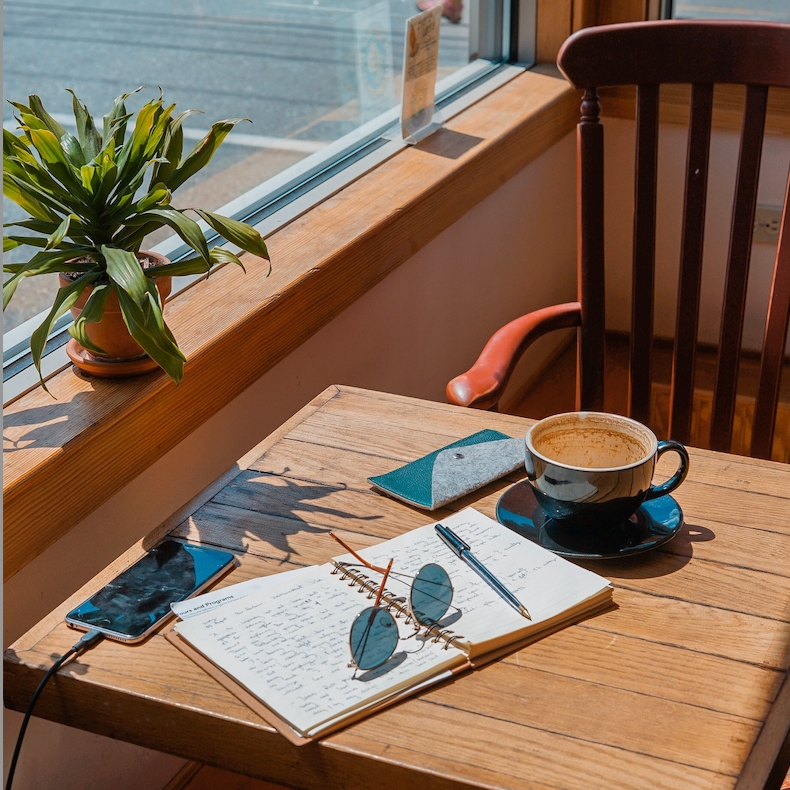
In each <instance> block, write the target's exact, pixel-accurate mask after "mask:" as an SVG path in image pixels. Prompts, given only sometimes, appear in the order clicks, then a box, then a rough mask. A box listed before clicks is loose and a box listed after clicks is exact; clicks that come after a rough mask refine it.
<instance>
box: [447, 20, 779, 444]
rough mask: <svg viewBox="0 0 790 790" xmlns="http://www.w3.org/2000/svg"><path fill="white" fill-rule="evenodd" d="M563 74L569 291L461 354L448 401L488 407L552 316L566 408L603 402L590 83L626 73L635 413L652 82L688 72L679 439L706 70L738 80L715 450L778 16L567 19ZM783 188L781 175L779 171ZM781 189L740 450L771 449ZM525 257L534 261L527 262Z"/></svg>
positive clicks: (699, 219) (651, 220)
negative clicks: (573, 337)
mask: <svg viewBox="0 0 790 790" xmlns="http://www.w3.org/2000/svg"><path fill="white" fill-rule="evenodd" d="M558 64H559V67H560V69H561V70H562V72H563V74H565V76H566V77H567V78H568V80H569V81H570V82H571V84H572V85H573V86H574V87H575V88H579V89H582V90H583V91H584V95H583V99H582V103H581V121H580V123H579V125H578V127H577V146H578V184H577V195H578V251H579V252H578V264H577V265H578V272H579V279H578V282H579V294H578V299H579V301H578V302H571V303H568V304H563V305H557V306H555V307H547V308H544V309H542V310H537V311H535V312H533V313H529V314H528V315H525V316H523V317H521V318H518V319H516V320H515V321H512V322H511V323H510V324H508V325H507V326H505V327H503V328H502V329H500V330H499V331H498V332H497V333H496V334H495V335H494V336H493V337H492V338H491V340H490V341H489V342H488V344H487V345H486V347H485V349H484V350H483V352H482V354H481V355H480V357H479V359H478V360H477V362H476V363H475V364H474V366H473V367H472V368H471V369H470V370H469V371H468V372H466V373H464V374H463V375H461V376H458V377H457V378H455V379H453V380H452V381H451V382H450V383H449V384H448V385H447V398H448V400H449V401H450V402H451V403H456V404H459V405H463V406H473V407H476V408H483V409H496V408H497V404H498V402H499V399H500V397H501V395H502V392H503V390H504V387H505V385H506V384H507V381H508V379H509V377H510V374H511V372H512V370H513V368H514V366H515V363H516V362H517V361H518V359H519V357H520V356H521V354H522V353H523V352H524V350H525V349H526V348H527V347H528V346H529V345H530V344H531V343H532V342H533V341H534V340H536V339H537V338H538V337H540V336H542V335H544V334H546V333H547V332H550V331H552V330H555V329H559V328H564V327H574V326H575V327H578V333H577V339H578V342H577V349H578V352H577V395H576V404H577V408H579V409H587V410H601V409H602V408H603V384H604V331H605V324H604V318H605V313H604V295H605V294H604V233H603V223H604V217H603V204H604V201H603V167H604V164H603V126H602V124H601V122H600V104H599V100H598V94H597V88H601V87H604V86H616V85H636V86H637V94H636V96H637V98H636V179H635V202H634V239H633V286H632V308H631V311H632V316H631V348H630V369H629V392H628V414H629V415H631V416H632V417H634V418H635V419H637V420H640V421H641V422H647V421H648V419H649V413H650V391H651V349H652V343H653V300H654V278H655V238H656V220H655V218H656V181H657V178H656V169H657V158H658V111H659V88H660V85H661V84H664V83H691V86H692V87H691V105H690V114H689V119H690V120H689V127H690V128H689V142H688V150H687V164H686V182H685V205H684V213H683V230H682V241H681V265H680V278H679V287H678V299H677V305H678V307H677V328H676V334H675V343H674V348H673V364H672V379H671V394H670V415H669V434H670V436H671V437H672V438H673V439H677V440H678V441H681V442H687V441H688V439H689V433H690V426H691V405H692V398H693V391H694V363H695V353H696V348H697V327H698V321H699V306H700V283H701V273H702V249H703V227H704V217H705V192H706V185H707V181H708V151H709V144H710V133H711V115H712V106H713V86H714V84H715V83H730V84H733V83H735V84H742V85H745V86H746V99H745V106H744V114H743V128H742V134H741V147H740V156H739V162H738V171H737V180H736V188H735V200H734V207H733V216H732V225H731V236H730V245H729V260H728V262H727V273H726V285H725V291H724V304H723V310H722V320H721V331H720V341H719V348H718V366H717V374H716V386H715V390H714V396H713V397H714V400H713V414H712V421H711V437H710V446H711V447H712V448H713V449H716V450H724V451H728V450H729V449H730V441H731V435H732V424H733V415H734V410H735V397H736V386H737V378H738V361H739V355H740V345H741V335H742V330H743V321H744V308H745V302H746V285H747V280H748V271H749V258H750V254H751V246H752V229H753V225H754V213H755V206H756V202H757V179H758V174H759V169H760V156H761V150H762V142H763V130H764V125H765V114H766V103H767V96H768V88H769V86H779V87H784V88H787V87H790V25H783V24H778V23H775V24H772V23H758V22H696V21H694V22H688V21H663V22H640V23H633V24H623V25H608V26H603V27H593V28H587V29H585V30H581V31H579V32H578V33H575V34H574V35H573V36H571V37H570V38H569V39H568V40H567V41H566V42H565V44H564V45H563V47H562V49H561V50H560V53H559V57H558ZM788 188H789V189H790V182H788ZM787 202H788V200H787V196H786V197H785V209H784V212H783V215H782V223H781V231H780V237H779V246H778V250H777V255H776V263H775V266H774V274H773V283H772V286H771V296H770V302H769V306H768V312H767V317H766V323H765V336H764V343H763V349H762V359H761V367H760V376H759V385H758V394H757V399H756V404H755V414H754V423H753V430H752V442H751V454H752V455H753V456H757V457H761V458H768V457H770V452H771V442H772V437H773V430H774V423H775V419H776V411H777V402H778V397H779V382H780V375H781V370H782V362H783V357H784V348H785V342H786V337H787V328H788V316H789V315H790V230H789V229H788V227H787V225H788V222H787ZM536 265H538V264H537V263H536Z"/></svg>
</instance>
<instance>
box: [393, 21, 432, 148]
mask: <svg viewBox="0 0 790 790" xmlns="http://www.w3.org/2000/svg"><path fill="white" fill-rule="evenodd" d="M441 19H442V8H441V5H437V6H436V7H434V8H431V9H429V10H428V11H424V12H423V13H422V14H417V16H413V17H412V18H411V19H407V20H406V43H405V46H404V48H403V104H402V105H401V130H402V133H403V139H404V140H406V141H407V142H409V143H416V142H418V141H419V140H422V139H423V138H424V137H426V136H427V135H429V134H430V133H431V132H433V131H435V130H436V129H437V128H438V127H439V126H441V122H442V121H441V118H440V116H439V114H438V113H436V112H435V106H434V99H435V90H436V69H437V66H438V65H439V28H440V24H441Z"/></svg>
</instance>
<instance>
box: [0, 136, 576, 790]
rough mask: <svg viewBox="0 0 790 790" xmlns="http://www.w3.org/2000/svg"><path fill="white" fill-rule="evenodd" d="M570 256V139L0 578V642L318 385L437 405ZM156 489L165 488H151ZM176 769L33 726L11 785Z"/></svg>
mask: <svg viewBox="0 0 790 790" xmlns="http://www.w3.org/2000/svg"><path fill="white" fill-rule="evenodd" d="M575 257H576V241H575V148H574V135H569V136H568V137H567V138H566V139H564V140H563V141H561V142H560V143H558V144H557V145H555V146H554V147H553V148H552V149H551V150H549V151H548V152H546V153H545V154H543V155H542V156H541V157H540V158H539V159H537V160H536V161H535V162H533V163H532V164H530V165H529V166H528V167H527V168H525V169H524V170H523V171H521V173H519V174H518V175H516V176H515V177H514V178H513V179H511V180H510V181H509V182H508V183H507V184H505V185H504V186H503V187H501V188H500V189H499V190H498V191H497V192H496V193H494V194H493V195H491V196H490V197H488V198H487V199H486V200H484V201H483V202H482V203H481V204H479V205H478V206H476V207H475V208H474V209H472V210H471V211H470V212H468V213H467V214H466V215H465V216H464V217H462V218H461V219H460V220H459V221H458V222H456V223H455V225H453V226H452V227H451V228H449V229H448V230H446V231H445V232H444V233H442V234H441V235H440V236H439V237H437V238H436V239H435V240H434V241H433V242H431V243H430V244H429V245H427V246H426V247H425V248H423V249H422V250H421V251H420V252H419V253H417V254H416V255H415V256H414V257H413V258H411V259H410V260H408V261H406V262H405V263H404V264H403V265H402V266H400V267H399V268H398V269H397V270H396V271H395V272H393V273H392V274H391V275H390V276H389V277H387V278H386V279H385V280H384V281H383V282H381V283H379V284H378V285H377V286H376V287H375V288H373V289H372V290H371V291H369V292H368V293H367V294H366V295H365V296H364V297H362V298H361V299H360V300H358V301H357V302H356V303H355V304H354V305H352V306H351V307H350V308H349V309H348V310H346V311H345V312H344V313H343V314H342V315H340V316H339V317H338V318H336V319H335V320H333V321H332V322H331V323H330V324H328V325H327V326H326V327H324V328H323V329H322V330H321V331H319V332H318V333H317V334H316V335H314V336H313V337H312V338H311V339H310V340H309V341H307V342H306V343H305V344H303V345H302V346H301V347H300V348H299V349H298V350H297V351H295V352H294V353H293V354H291V355H290V356H289V357H288V358H287V359H285V360H284V361H283V362H281V363H280V364H279V365H277V367H275V368H274V369H272V370H271V371H270V372H269V373H267V374H266V375H264V376H263V377H262V378H261V379H260V380H258V381H257V382H256V383H255V384H254V385H253V386H251V387H250V388H249V389H247V390H246V391H245V392H243V393H242V394H241V395H240V396H239V397H238V398H236V399H235V400H234V401H233V402H232V403H231V404H229V405H228V406H226V407H225V408H224V409H223V410H222V411H220V412H219V413H218V414H216V415H215V416H214V417H213V418H211V419H210V420H209V421H207V422H206V423H205V424H204V425H202V426H200V427H199V428H198V429H197V430H195V432H194V433H193V434H191V435H190V436H189V437H188V438H187V439H185V440H184V441H183V442H182V443H181V444H179V445H178V446H177V447H175V448H174V449H173V450H171V451H170V452H169V453H168V454H167V455H166V456H165V457H164V458H162V459H161V460H160V461H158V462H157V463H156V464H154V465H153V466H152V467H151V468H150V469H148V470H146V472H144V473H143V474H141V475H140V476H139V477H138V478H136V479H135V480H133V481H132V482H131V483H130V484H129V485H128V486H127V487H126V488H124V489H123V490H122V491H120V492H119V493H117V494H116V495H115V496H113V497H112V499H110V500H109V501H108V502H106V503H105V504H104V505H102V506H100V507H99V508H98V509H97V510H96V511H94V513H92V514H91V515H90V516H89V517H88V518H86V519H85V520H84V521H83V522H82V523H80V524H79V525H78V526H77V527H76V528H75V529H73V530H72V531H71V532H70V533H69V534H68V535H67V536H65V537H64V538H63V539H61V540H60V541H58V543H56V544H55V545H54V546H52V547H50V548H49V549H47V550H46V551H45V552H44V553H43V554H41V555H40V556H39V557H37V558H36V559H35V560H34V561H33V562H31V563H30V564H29V565H28V566H27V567H26V568H24V569H23V570H22V571H20V572H19V573H18V574H17V575H16V576H14V577H13V578H12V579H10V580H9V581H8V582H7V583H6V584H5V585H4V588H3V594H4V607H5V609H4V612H5V615H4V623H3V629H4V631H3V643H4V645H8V644H10V642H11V641H13V640H14V639H15V638H16V637H18V636H19V635H20V634H22V633H24V631H26V630H27V629H28V628H30V627H31V626H32V625H34V624H35V623H36V622H37V621H38V620H39V619H41V617H43V616H44V615H46V614H47V613H48V612H49V611H51V610H52V609H53V608H54V607H55V606H57V605H58V604H59V603H60V602H61V601H63V600H64V599H65V598H66V597H68V596H69V595H70V594H71V593H72V592H73V591H74V590H76V589H78V588H79V587H80V586H81V585H83V584H84V583H86V582H87V581H88V580H89V579H90V578H91V577H92V576H93V575H94V574H95V573H97V572H98V571H99V570H101V569H102V568H103V567H105V566H106V565H107V564H108V563H109V562H110V561H111V560H112V559H114V558H115V557H116V556H118V555H119V554H120V553H121V552H123V551H124V550H126V549H127V548H128V547H129V546H130V545H132V543H134V542H135V541H136V540H138V539H139V538H141V537H142V536H143V535H144V534H146V533H147V532H148V531H150V530H151V529H152V528H153V527H155V526H156V525H157V524H159V523H160V522H161V521H163V520H164V519H165V518H166V517H167V516H168V515H169V514H170V513H172V512H173V511H175V510H176V509H178V508H179V507H180V506H181V505H182V504H184V503H185V502H187V501H188V500H189V499H191V498H192V497H193V496H194V495H195V494H197V493H198V492H199V491H200V490H201V489H202V488H203V487H204V486H206V485H207V484H208V483H210V482H211V481H212V480H213V479H214V478H216V477H217V476H219V475H220V474H221V473H222V472H224V471H225V470H226V469H228V468H229V467H231V466H232V465H233V463H234V462H235V461H236V459H238V458H239V457H240V456H242V455H243V454H244V453H245V452H246V451H247V450H249V449H250V448H251V447H253V446H254V445H255V444H257V443H258V442H259V441H261V440H262V439H263V438H265V437H266V436H267V435H268V434H269V433H270V432H271V431H272V430H273V429H274V428H276V427H277V426H278V425H280V424H281V423H282V422H283V421H284V420H285V419H287V418H288V417H289V416H291V415H292V414H293V413H294V412H296V411H297V410H298V409H299V408H301V407H302V406H303V405H304V404H305V403H307V402H308V401H310V400H311V399H312V398H313V397H314V396H316V395H317V394H318V393H319V392H321V391H322V390H323V389H325V388H326V387H327V386H328V385H330V384H335V383H339V384H351V385H356V386H361V387H369V388H373V389H379V390H384V391H388V392H395V393H400V394H404V395H412V396H417V397H422V398H428V399H432V400H441V401H443V400H444V386H445V384H446V382H447V381H448V380H449V379H450V378H452V377H453V376H454V375H457V374H458V373H460V372H462V371H463V370H465V369H466V368H467V367H468V366H469V365H470V364H471V363H472V362H473V361H474V360H475V358H476V357H477V354H478V353H479V351H480V350H481V349H482V347H483V345H484V343H485V341H486V340H487V339H488V337H489V336H490V335H491V334H492V333H493V332H494V331H495V330H496V329H497V328H498V327H499V326H501V325H502V324H504V323H506V322H507V321H510V320H512V319H513V318H516V317H518V316H519V315H521V314H523V313H525V312H528V311H529V310H531V309H535V308H538V307H544V306H547V305H550V304H554V303H557V302H564V301H569V300H572V299H574V298H575V293H576V272H575ZM274 265H275V266H276V265H277V262H276V261H274ZM551 351H552V348H551V345H550V344H547V343H545V342H544V343H542V345H541V346H540V347H539V349H537V354H535V355H533V358H532V362H531V363H528V364H527V365H526V366H522V368H521V370H520V373H521V374H522V375H528V374H529V372H530V369H533V370H534V368H535V367H537V366H539V364H540V362H541V357H545V356H546V355H547V354H549V353H551ZM162 479H166V480H168V481H169V482H170V485H169V486H167V487H162V486H161V485H153V483H154V482H156V481H159V480H162ZM75 641H76V639H75ZM20 721H21V715H19V714H16V713H14V712H11V711H5V712H4V725H5V726H4V755H5V760H6V770H7V761H8V759H9V758H10V754H11V751H12V749H13V740H14V739H15V737H16V732H17V728H18V726H19V723H20ZM180 764H181V763H180V761H179V760H177V759H176V758H172V757H169V756H166V755H160V754H158V753H156V752H151V751H148V750H145V749H141V748H138V747H134V746H130V745H128V744H120V743H117V742H115V741H111V740H110V739H107V738H102V737H99V736H93V735H90V734H87V733H83V732H80V731H77V730H71V729H69V728H67V727H62V726H59V725H55V724H52V723H49V722H45V721H43V720H38V719H36V720H34V721H33V723H32V724H31V726H30V728H29V730H28V735H27V736H26V742H25V745H24V747H23V750H22V755H21V758H20V764H19V767H18V769H17V778H16V780H15V782H14V786H15V788H16V790H50V788H55V787H57V788H59V789H60V790H71V788H75V790H76V788H80V790H92V789H93V788H97V790H98V788H106V787H109V786H112V787H113V789H114V790H127V789H128V790H132V789H133V788H134V790H144V789H145V788H158V787H162V786H163V785H164V784H165V783H166V780H167V779H168V778H169V777H170V776H172V774H174V773H175V772H176V770H177V769H178V767H179V765H180Z"/></svg>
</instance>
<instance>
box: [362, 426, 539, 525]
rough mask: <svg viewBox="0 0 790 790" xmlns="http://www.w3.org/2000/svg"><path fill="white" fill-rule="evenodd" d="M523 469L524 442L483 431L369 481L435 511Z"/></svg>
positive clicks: (398, 497) (386, 492) (391, 494)
mask: <svg viewBox="0 0 790 790" xmlns="http://www.w3.org/2000/svg"><path fill="white" fill-rule="evenodd" d="M523 466H524V440H523V439H513V438H511V437H510V436H507V435H506V434H504V433H500V432H499V431H493V430H484V431H478V433H474V434H472V435H471V436H467V437H466V438H465V439H460V440H459V441H457V442H453V443H452V444H448V445H447V446H446V447H442V448H441V449H439V450H435V451H434V452H432V453H429V454H428V455H426V456H423V457H422V458H418V459H417V460H416V461H412V462H411V463H408V464H406V465H405V466H401V467H400V468H398V469H395V470H393V471H392V472H388V473H387V474H384V475H377V476H376V477H369V478H368V482H369V483H372V484H373V485H374V486H375V487H376V488H378V489H379V490H381V491H383V492H384V493H385V494H389V495H390V496H393V497H395V498H396V499H400V500H402V501H403V502H407V503H408V504H410V505H416V506H417V507H421V508H425V509H426V510H435V509H436V508H438V507H441V506H442V505H446V504H447V503H448V502H452V501H453V500H454V499H458V498H459V497H462V496H464V495H465V494H469V493H471V492H472V491H475V490H477V489H478V488H482V487H483V486H484V485H486V483H490V482H491V481H492V480H497V479H499V478H500V477H502V476H503V475H506V474H509V473H510V472H512V471H514V470H515V469H518V468H520V467H523Z"/></svg>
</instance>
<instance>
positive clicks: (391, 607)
mask: <svg viewBox="0 0 790 790" xmlns="http://www.w3.org/2000/svg"><path fill="white" fill-rule="evenodd" d="M332 563H333V565H334V566H335V567H334V569H333V570H332V575H333V576H336V575H337V574H338V573H339V574H340V581H345V580H346V579H351V583H350V584H349V585H348V586H349V587H355V586H356V585H359V589H358V590H357V592H358V593H367V597H368V598H374V597H375V596H376V595H377V594H378V591H379V587H378V583H377V582H376V580H375V579H372V578H370V576H368V575H367V574H365V573H361V572H360V571H358V570H355V569H354V568H349V567H348V566H347V565H344V564H343V563H342V562H338V561H337V560H332ZM381 600H382V602H383V603H384V604H386V605H385V607H384V608H385V609H386V610H387V611H388V612H393V613H394V616H395V617H401V616H402V617H405V618H406V624H407V625H408V624H409V623H410V622H411V619H412V617H411V614H410V613H409V607H408V601H407V599H406V598H404V597H403V596H397V595H394V594H393V593H391V592H390V591H389V590H387V589H386V588H385V589H384V591H383V592H382V594H381ZM420 627H421V628H425V635H426V636H427V635H428V634H431V635H432V636H433V638H432V639H431V642H433V643H436V642H439V641H442V640H443V641H444V643H445V644H444V648H443V649H444V650H447V648H448V647H449V646H450V645H451V644H453V643H454V642H458V641H461V640H462V639H463V638H464V637H463V636H462V635H461V634H456V633H455V632H454V631H453V630H452V629H450V628H439V627H438V626H435V625H426V626H420ZM418 630H419V629H418Z"/></svg>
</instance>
